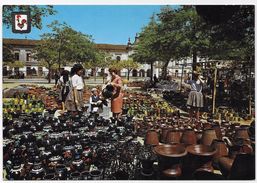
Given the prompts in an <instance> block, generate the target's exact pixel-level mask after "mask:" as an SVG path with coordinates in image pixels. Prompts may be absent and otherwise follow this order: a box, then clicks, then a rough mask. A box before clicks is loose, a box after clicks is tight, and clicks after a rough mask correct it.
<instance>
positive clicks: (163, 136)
mask: <svg viewBox="0 0 257 183" xmlns="http://www.w3.org/2000/svg"><path fill="white" fill-rule="evenodd" d="M171 129H172V128H171V127H163V128H161V139H160V140H161V142H163V143H164V142H165V139H166V135H167V132H168V131H169V130H171Z"/></svg>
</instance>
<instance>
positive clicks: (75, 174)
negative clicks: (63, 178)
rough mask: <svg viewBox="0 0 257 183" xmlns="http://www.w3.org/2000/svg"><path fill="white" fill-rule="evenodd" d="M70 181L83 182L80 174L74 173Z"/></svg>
mask: <svg viewBox="0 0 257 183" xmlns="http://www.w3.org/2000/svg"><path fill="white" fill-rule="evenodd" d="M70 180H81V174H80V172H73V173H71V175H70Z"/></svg>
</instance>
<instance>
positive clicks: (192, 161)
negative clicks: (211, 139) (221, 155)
mask: <svg viewBox="0 0 257 183" xmlns="http://www.w3.org/2000/svg"><path fill="white" fill-rule="evenodd" d="M186 150H187V151H188V156H187V157H186V159H185V162H184V163H183V171H184V174H185V175H186V176H187V177H192V175H193V173H194V172H195V171H208V172H213V167H212V159H213V156H214V154H215V153H216V152H217V151H216V149H214V148H213V147H211V146H207V145H203V144H198V145H190V146H188V147H187V148H186Z"/></svg>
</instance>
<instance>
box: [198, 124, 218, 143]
mask: <svg viewBox="0 0 257 183" xmlns="http://www.w3.org/2000/svg"><path fill="white" fill-rule="evenodd" d="M214 139H217V136H216V132H215V130H214V129H212V128H209V129H205V130H204V131H203V136H202V138H201V144H203V145H208V146H209V145H211V143H212V141H213V140H214Z"/></svg>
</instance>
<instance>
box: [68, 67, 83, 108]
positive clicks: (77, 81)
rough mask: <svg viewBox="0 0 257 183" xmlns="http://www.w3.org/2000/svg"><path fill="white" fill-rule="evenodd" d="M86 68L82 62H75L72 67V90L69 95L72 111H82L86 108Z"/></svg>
mask: <svg viewBox="0 0 257 183" xmlns="http://www.w3.org/2000/svg"><path fill="white" fill-rule="evenodd" d="M83 71H84V68H83V66H82V65H81V64H75V65H74V66H73V67H72V68H71V85H72V92H71V93H70V95H69V106H70V110H71V111H82V110H83V108H84V100H83V91H84V86H85V84H84V80H83Z"/></svg>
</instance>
